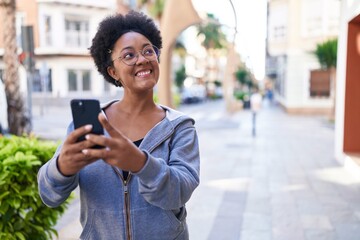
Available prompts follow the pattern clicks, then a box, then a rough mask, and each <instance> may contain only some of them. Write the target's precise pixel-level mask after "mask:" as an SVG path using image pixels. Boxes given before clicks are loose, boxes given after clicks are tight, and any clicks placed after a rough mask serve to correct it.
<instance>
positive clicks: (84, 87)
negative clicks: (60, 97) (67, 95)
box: [68, 70, 91, 92]
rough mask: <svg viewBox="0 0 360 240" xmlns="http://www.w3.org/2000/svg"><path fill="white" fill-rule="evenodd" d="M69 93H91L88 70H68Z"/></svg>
mask: <svg viewBox="0 0 360 240" xmlns="http://www.w3.org/2000/svg"><path fill="white" fill-rule="evenodd" d="M68 90H69V92H78V91H91V75H90V71H89V70H68Z"/></svg>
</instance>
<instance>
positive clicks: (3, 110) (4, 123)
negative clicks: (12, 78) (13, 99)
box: [0, 78, 9, 134]
mask: <svg viewBox="0 0 360 240" xmlns="http://www.w3.org/2000/svg"><path fill="white" fill-rule="evenodd" d="M8 128H9V126H8V115H7V100H6V94H5V86H4V83H3V81H2V80H1V78H0V134H4V133H5V132H7V130H8Z"/></svg>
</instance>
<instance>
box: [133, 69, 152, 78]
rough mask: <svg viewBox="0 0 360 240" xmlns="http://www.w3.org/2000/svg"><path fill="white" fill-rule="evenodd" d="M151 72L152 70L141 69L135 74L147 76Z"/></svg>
mask: <svg viewBox="0 0 360 240" xmlns="http://www.w3.org/2000/svg"><path fill="white" fill-rule="evenodd" d="M150 73H151V70H146V71H140V72H137V73H136V74H135V76H137V77H145V76H148V75H150Z"/></svg>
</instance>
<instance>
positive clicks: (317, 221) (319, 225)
mask: <svg viewBox="0 0 360 240" xmlns="http://www.w3.org/2000/svg"><path fill="white" fill-rule="evenodd" d="M300 219H301V224H302V227H303V228H304V229H320V230H332V229H333V226H332V225H331V222H330V219H329V218H328V217H327V216H326V215H301V216H300Z"/></svg>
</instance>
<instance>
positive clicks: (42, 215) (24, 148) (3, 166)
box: [0, 136, 70, 240]
mask: <svg viewBox="0 0 360 240" xmlns="http://www.w3.org/2000/svg"><path fill="white" fill-rule="evenodd" d="M55 150H56V144H55V143H54V142H50V141H40V140H38V139H36V138H35V137H25V136H24V137H17V136H9V137H2V136H0V239H8V240H12V239H14V240H15V239H21V240H24V239H51V236H52V235H53V234H55V235H57V232H56V230H55V229H54V226H55V224H56V222H57V220H58V219H59V217H60V216H61V215H62V214H63V213H64V211H65V209H66V207H67V204H68V202H69V201H70V199H69V200H68V201H67V202H66V203H65V204H62V205H61V206H60V207H57V208H54V209H51V208H48V207H47V206H45V205H44V204H43V203H42V201H41V199H40V196H39V194H38V186H37V172H38V170H39V168H40V166H41V165H43V164H44V163H45V162H47V161H48V160H49V159H50V158H51V157H52V155H53V154H54V152H55Z"/></svg>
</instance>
